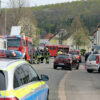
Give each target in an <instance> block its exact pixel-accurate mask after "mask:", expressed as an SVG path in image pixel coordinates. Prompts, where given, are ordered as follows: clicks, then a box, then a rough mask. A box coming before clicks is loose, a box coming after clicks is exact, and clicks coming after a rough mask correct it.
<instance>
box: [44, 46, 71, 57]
mask: <svg viewBox="0 0 100 100" xmlns="http://www.w3.org/2000/svg"><path fill="white" fill-rule="evenodd" d="M45 47H47V48H48V49H49V52H50V56H53V57H56V56H57V52H58V51H59V50H62V51H63V52H64V53H68V52H69V46H67V45H45Z"/></svg>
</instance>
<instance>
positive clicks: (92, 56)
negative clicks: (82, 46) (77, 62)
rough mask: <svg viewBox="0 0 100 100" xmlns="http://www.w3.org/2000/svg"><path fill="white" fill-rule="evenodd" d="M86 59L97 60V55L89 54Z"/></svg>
mask: <svg viewBox="0 0 100 100" xmlns="http://www.w3.org/2000/svg"><path fill="white" fill-rule="evenodd" d="M88 60H89V61H96V60H97V56H96V55H90V56H89V57H88Z"/></svg>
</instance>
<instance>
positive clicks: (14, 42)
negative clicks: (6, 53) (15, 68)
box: [7, 35, 34, 63]
mask: <svg viewBox="0 0 100 100" xmlns="http://www.w3.org/2000/svg"><path fill="white" fill-rule="evenodd" d="M7 46H8V47H7V49H8V50H17V51H20V52H21V53H22V54H23V58H24V59H25V60H27V61H29V62H30V63H33V52H34V49H33V44H32V39H31V38H29V37H27V36H21V35H16V36H7Z"/></svg>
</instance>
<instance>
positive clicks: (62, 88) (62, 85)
mask: <svg viewBox="0 0 100 100" xmlns="http://www.w3.org/2000/svg"><path fill="white" fill-rule="evenodd" d="M68 73H70V71H67V74H66V75H65V76H64V78H63V79H62V80H61V82H60V84H59V90H58V98H59V100H66V92H65V89H66V85H65V83H66V79H67V77H68Z"/></svg>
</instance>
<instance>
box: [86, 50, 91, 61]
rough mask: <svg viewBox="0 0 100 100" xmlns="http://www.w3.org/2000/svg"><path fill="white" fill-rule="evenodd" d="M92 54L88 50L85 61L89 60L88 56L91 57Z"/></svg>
mask: <svg viewBox="0 0 100 100" xmlns="http://www.w3.org/2000/svg"><path fill="white" fill-rule="evenodd" d="M90 54H91V52H87V53H86V54H85V62H86V61H87V59H88V57H89V55H90Z"/></svg>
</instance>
